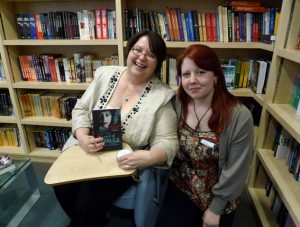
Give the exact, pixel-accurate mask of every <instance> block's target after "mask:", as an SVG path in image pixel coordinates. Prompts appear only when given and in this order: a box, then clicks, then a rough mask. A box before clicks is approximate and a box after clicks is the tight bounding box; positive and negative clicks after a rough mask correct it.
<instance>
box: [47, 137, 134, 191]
mask: <svg viewBox="0 0 300 227" xmlns="http://www.w3.org/2000/svg"><path fill="white" fill-rule="evenodd" d="M123 149H128V150H131V148H130V147H129V145H128V144H125V143H123ZM117 152H118V150H116V151H103V152H100V153H97V154H89V153H87V152H85V151H84V150H83V149H82V148H81V147H80V146H74V147H70V148H69V149H67V150H66V151H64V152H63V153H62V154H61V155H60V156H59V157H58V158H57V159H56V160H55V162H54V163H53V164H52V166H51V167H50V169H49V170H48V172H47V174H46V176H45V179H44V181H45V183H46V184H48V185H59V184H66V183H72V182H78V181H86V180H93V179H101V178H113V177H125V176H129V175H132V174H133V173H134V172H135V170H123V169H121V168H120V167H119V166H118V164H117V161H116V157H117Z"/></svg>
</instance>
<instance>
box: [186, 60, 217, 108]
mask: <svg viewBox="0 0 300 227" xmlns="http://www.w3.org/2000/svg"><path fill="white" fill-rule="evenodd" d="M216 79H217V77H216V76H215V75H214V73H213V72H212V71H206V70H204V69H201V68H199V67H198V66H197V65H196V64H195V62H194V61H193V60H192V59H190V58H188V57H186V58H185V59H184V60H183V62H182V65H181V83H182V87H183V89H184V91H185V92H186V93H187V94H188V95H189V96H190V97H191V98H193V99H201V100H203V101H204V100H205V101H209V102H211V100H212V97H213V93H214V80H216Z"/></svg>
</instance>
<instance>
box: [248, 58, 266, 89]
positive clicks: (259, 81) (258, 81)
mask: <svg viewBox="0 0 300 227" xmlns="http://www.w3.org/2000/svg"><path fill="white" fill-rule="evenodd" d="M257 62H258V63H259V69H258V75H257V78H253V80H252V81H253V83H252V84H253V86H252V90H253V91H254V92H255V93H256V94H262V92H263V86H264V82H265V78H266V73H267V66H268V63H267V62H266V61H257Z"/></svg>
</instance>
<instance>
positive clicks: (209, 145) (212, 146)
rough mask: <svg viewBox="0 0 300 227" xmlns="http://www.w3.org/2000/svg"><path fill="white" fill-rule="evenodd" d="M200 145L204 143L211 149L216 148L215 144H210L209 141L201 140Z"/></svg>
mask: <svg viewBox="0 0 300 227" xmlns="http://www.w3.org/2000/svg"><path fill="white" fill-rule="evenodd" d="M200 143H202V144H204V145H206V146H208V147H210V148H214V147H215V144H214V143H212V142H210V141H207V140H205V139H201V140H200Z"/></svg>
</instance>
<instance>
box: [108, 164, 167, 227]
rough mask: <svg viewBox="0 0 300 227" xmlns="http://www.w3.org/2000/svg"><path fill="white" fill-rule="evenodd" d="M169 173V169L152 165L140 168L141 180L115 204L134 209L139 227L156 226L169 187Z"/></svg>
mask: <svg viewBox="0 0 300 227" xmlns="http://www.w3.org/2000/svg"><path fill="white" fill-rule="evenodd" d="M168 173H169V169H159V168H152V167H151V168H144V169H142V170H140V177H141V180H140V182H138V183H137V184H136V185H134V186H131V187H130V188H129V189H128V190H127V191H126V192H125V193H124V194H123V195H122V196H121V197H120V198H119V199H117V200H116V201H115V203H114V205H115V206H116V207H119V208H123V209H133V210H134V221H135V224H136V226H137V227H152V226H155V222H156V219H157V216H158V212H159V209H160V205H161V202H162V199H163V197H164V194H165V192H166V189H167V183H168Z"/></svg>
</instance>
